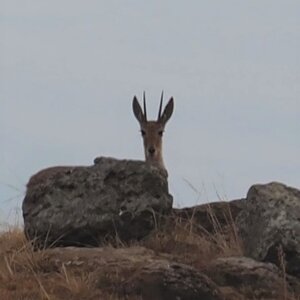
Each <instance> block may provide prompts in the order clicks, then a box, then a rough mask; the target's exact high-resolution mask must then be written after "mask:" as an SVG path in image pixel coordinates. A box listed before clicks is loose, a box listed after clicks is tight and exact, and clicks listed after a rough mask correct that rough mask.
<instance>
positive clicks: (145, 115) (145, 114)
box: [143, 91, 147, 121]
mask: <svg viewBox="0 0 300 300" xmlns="http://www.w3.org/2000/svg"><path fill="white" fill-rule="evenodd" d="M143 101H144V117H145V121H147V110H146V97H145V91H144V93H143Z"/></svg>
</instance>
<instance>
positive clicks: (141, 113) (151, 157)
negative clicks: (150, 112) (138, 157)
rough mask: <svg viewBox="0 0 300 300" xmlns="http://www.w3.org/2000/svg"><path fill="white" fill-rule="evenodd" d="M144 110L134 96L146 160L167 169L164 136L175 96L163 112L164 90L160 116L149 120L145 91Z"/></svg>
mask: <svg viewBox="0 0 300 300" xmlns="http://www.w3.org/2000/svg"><path fill="white" fill-rule="evenodd" d="M143 104H144V110H142V108H141V106H140V104H139V102H138V100H137V98H136V96H134V98H133V102H132V108H133V113H134V115H135V117H136V119H137V120H138V121H139V123H140V127H141V134H142V137H143V142H144V152H145V160H146V162H147V163H150V164H153V165H156V166H157V167H159V168H162V169H165V166H164V162H163V155H162V137H163V132H164V130H165V126H166V123H167V122H168V120H169V119H170V118H171V116H172V113H173V109H174V100H173V97H172V98H170V100H169V102H168V103H167V105H166V106H165V108H164V110H163V112H162V105H163V92H162V94H161V99H160V105H159V111H158V117H157V120H156V121H148V120H147V110H146V99H145V92H144V95H143Z"/></svg>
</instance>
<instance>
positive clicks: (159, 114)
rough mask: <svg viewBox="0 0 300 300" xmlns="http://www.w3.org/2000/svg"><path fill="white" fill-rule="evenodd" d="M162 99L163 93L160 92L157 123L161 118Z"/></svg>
mask: <svg viewBox="0 0 300 300" xmlns="http://www.w3.org/2000/svg"><path fill="white" fill-rule="evenodd" d="M163 98H164V91H162V92H161V97H160V104H159V111H158V117H157V121H159V119H160V118H161V109H162V104H163Z"/></svg>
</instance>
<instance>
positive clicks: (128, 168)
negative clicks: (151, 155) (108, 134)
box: [22, 157, 172, 247]
mask: <svg viewBox="0 0 300 300" xmlns="http://www.w3.org/2000/svg"><path fill="white" fill-rule="evenodd" d="M171 207H172V196H171V195H170V194H169V192H168V182H167V178H166V176H165V174H164V173H163V172H161V171H160V169H157V168H155V167H153V166H150V165H147V164H146V163H144V162H142V161H131V160H117V159H113V158H104V157H101V158H97V159H95V164H94V165H92V166H87V167H54V168H50V169H46V170H42V171H41V172H39V173H37V174H36V175H34V176H33V177H32V178H31V179H30V181H29V183H28V185H27V192H26V196H25V198H24V201H23V205H22V209H23V217H24V227H25V234H26V236H27V238H28V239H30V240H35V242H36V245H38V247H48V246H53V245H56V246H68V245H78V246H97V245H99V244H101V243H102V242H103V241H106V240H107V239H111V238H112V237H113V238H116V237H117V239H120V240H122V241H129V240H132V239H140V238H142V237H144V236H146V235H147V234H148V233H149V232H150V231H151V230H152V229H153V228H154V227H155V226H156V225H157V221H158V218H159V216H160V215H164V214H167V213H170V211H171Z"/></svg>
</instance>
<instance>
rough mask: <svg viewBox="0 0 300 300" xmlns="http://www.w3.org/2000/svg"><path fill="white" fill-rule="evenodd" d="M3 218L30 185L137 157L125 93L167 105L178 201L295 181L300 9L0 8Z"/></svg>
mask: <svg viewBox="0 0 300 300" xmlns="http://www.w3.org/2000/svg"><path fill="white" fill-rule="evenodd" d="M0 4H1V5H0V6H1V9H0V37H1V38H0V101H1V107H0V141H1V147H0V223H1V224H6V223H7V222H9V223H14V222H16V219H17V217H16V215H15V212H16V211H17V212H18V214H19V216H20V207H21V203H22V200H23V197H24V193H25V185H26V182H27V181H28V179H29V177H30V176H31V175H32V174H33V173H35V172H36V171H38V170H40V169H42V168H45V167H48V166H53V165H89V164H92V162H93V159H94V158H95V157H97V156H113V157H117V158H130V159H143V149H142V141H141V137H140V133H139V127H138V123H137V121H136V119H135V118H134V116H133V114H132V108H131V103H132V98H133V96H134V95H137V96H138V97H139V98H141V96H142V92H143V91H144V90H145V91H146V97H147V106H148V115H149V116H152V117H153V118H155V117H156V116H157V110H158V104H159V98H160V93H161V90H162V89H163V90H164V91H165V96H166V100H168V98H170V97H171V96H173V97H174V99H175V111H174V114H173V116H172V118H171V120H170V121H169V123H168V124H167V128H166V132H165V136H164V159H165V164H166V166H167V169H168V171H169V187H170V192H171V193H172V194H173V196H174V202H175V205H176V206H180V207H183V206H190V205H194V204H197V203H203V202H207V201H214V200H218V195H217V194H219V197H221V198H222V199H227V200H229V199H234V198H240V197H245V195H246V193H247V190H248V189H249V187H250V186H251V185H252V184H254V183H265V182H270V181H274V180H276V181H281V182H284V183H286V184H288V185H292V186H296V187H300V186H299V177H300V176H299V169H300V160H299V148H300V139H299V137H300V135H299V131H300V125H299V116H300V97H299V95H300V84H299V83H300V58H299V53H300V1H297V0H294V1H288V0H285V1H277V0H264V1H262V0H251V1H250V0H249V1H241V0H239V1H233V0H227V1H223V0H219V1H200V0H193V1H176V0H172V1H157V0H155V1H154V0H153V1H140V0H131V1H124V0H123V1H113V0H110V1H99V0H97V1H96V0H95V1H75V0H72V1H71V0H68V1H63V0H60V1H57V0H51V1H50V0H49V1H41V0H36V1H33V0H26V1H25V0H23V1H15V0H0Z"/></svg>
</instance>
